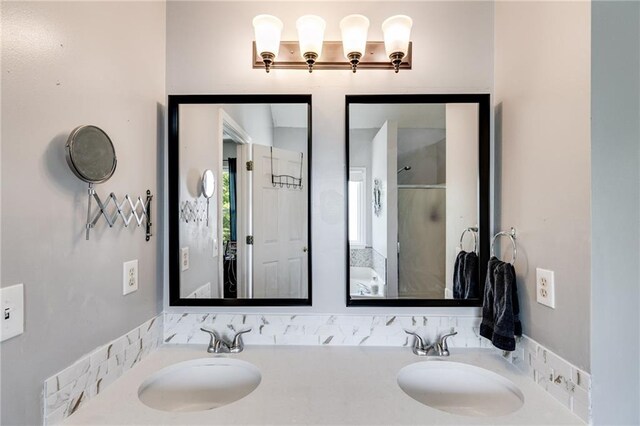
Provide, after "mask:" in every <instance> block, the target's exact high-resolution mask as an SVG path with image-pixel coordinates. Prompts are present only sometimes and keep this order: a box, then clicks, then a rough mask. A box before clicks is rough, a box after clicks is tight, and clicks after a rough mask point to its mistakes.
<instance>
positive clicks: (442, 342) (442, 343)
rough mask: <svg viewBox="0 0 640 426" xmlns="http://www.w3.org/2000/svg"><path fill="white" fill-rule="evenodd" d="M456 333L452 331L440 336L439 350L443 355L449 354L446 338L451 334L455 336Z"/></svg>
mask: <svg viewBox="0 0 640 426" xmlns="http://www.w3.org/2000/svg"><path fill="white" fill-rule="evenodd" d="M456 334H458V332H457V331H453V332H451V333H449V334H445V335H444V336H440V350H441V351H442V354H443V355H444V356H448V355H449V346H448V345H447V339H448V338H449V337H451V336H455V335H456Z"/></svg>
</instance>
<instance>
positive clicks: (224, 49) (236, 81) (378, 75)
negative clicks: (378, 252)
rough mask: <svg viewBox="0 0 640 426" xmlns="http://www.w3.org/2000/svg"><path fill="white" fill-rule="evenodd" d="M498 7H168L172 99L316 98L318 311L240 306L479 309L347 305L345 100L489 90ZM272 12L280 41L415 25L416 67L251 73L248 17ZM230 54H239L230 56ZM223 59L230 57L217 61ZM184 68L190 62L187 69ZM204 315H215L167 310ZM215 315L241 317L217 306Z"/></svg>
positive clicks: (375, 36)
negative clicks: (309, 20)
mask: <svg viewBox="0 0 640 426" xmlns="http://www.w3.org/2000/svg"><path fill="white" fill-rule="evenodd" d="M493 12H494V5H493V2H482V1H469V2H450V1H442V2H360V1H358V2H355V1H354V2H268V3H264V2H188V1H187V2H169V3H168V4H167V92H168V93H170V94H173V93H311V94H312V95H313V152H312V158H313V160H312V161H313V164H312V166H313V170H312V193H311V205H312V210H311V215H312V252H311V256H312V261H313V277H312V279H313V307H310V308H309V307H304V308H295V307H291V308H288V307H284V308H243V309H241V310H242V311H245V312H251V311H254V312H255V311H256V310H257V311H263V312H331V313H340V312H342V313H344V312H349V313H362V312H405V313H409V312H412V313H413V312H415V313H420V312H429V313H432V314H435V313H456V314H465V313H466V314H472V313H477V312H478V310H477V309H473V308H455V309H450V308H449V309H447V308H422V309H419V308H409V309H400V308H392V309H390V308H361V309H356V308H349V309H347V308H346V306H345V300H344V297H345V296H344V288H345V285H346V283H345V281H346V278H345V273H346V268H347V264H346V253H345V241H344V240H345V209H344V207H345V206H344V180H345V159H344V96H345V94H347V93H351V94H355V93H438V92H491V91H492V88H493ZM258 13H270V14H274V15H276V16H278V17H279V18H280V19H282V20H283V22H284V32H283V35H282V39H283V40H291V39H293V40H295V39H297V35H296V30H295V21H296V19H297V18H298V17H299V16H300V15H303V14H306V13H313V14H319V15H321V16H323V17H324V18H325V19H326V20H327V23H328V26H327V30H326V34H325V38H326V39H327V40H339V39H340V29H339V26H338V24H339V22H340V19H342V18H343V17H344V16H345V15H348V14H350V13H362V14H364V15H366V16H368V17H369V18H370V20H371V28H370V32H369V38H370V39H371V40H382V31H381V29H380V26H381V24H382V21H383V20H384V19H385V18H387V17H388V16H391V15H395V14H398V13H406V14H408V15H410V16H411V17H412V18H413V20H414V27H413V30H412V36H411V38H412V40H413V42H414V44H413V58H414V62H413V69H412V70H411V71H406V72H402V71H401V72H400V73H398V74H395V73H393V72H389V71H379V70H367V71H361V72H358V73H357V74H355V75H354V74H352V73H349V72H336V71H324V72H320V71H318V72H314V73H312V74H309V73H307V72H300V71H295V70H274V71H272V72H271V73H270V74H267V73H265V72H264V70H260V69H256V70H254V69H251V68H250V66H249V65H248V64H249V59H250V58H251V53H252V50H251V49H252V43H251V42H252V40H253V30H252V27H251V20H252V19H253V17H254V16H255V15H256V14H258ZM222 41H224V42H222ZM229 52H233V55H229ZM220 58H225V59H224V60H220ZM185 64H189V66H188V67H185ZM170 310H176V311H190V312H204V311H210V310H211V309H205V308H191V309H184V308H179V309H170ZM216 310H217V311H225V310H234V311H238V309H237V308H235V309H224V308H216Z"/></svg>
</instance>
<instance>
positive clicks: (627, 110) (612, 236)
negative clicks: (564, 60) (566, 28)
mask: <svg viewBox="0 0 640 426" xmlns="http://www.w3.org/2000/svg"><path fill="white" fill-rule="evenodd" d="M591 16H592V35H591V45H592V57H591V73H592V74H591V84H592V85H591V90H592V92H591V113H592V125H591V132H592V133H591V138H592V139H591V141H592V144H591V166H592V185H591V191H592V226H591V231H592V233H593V234H592V238H593V246H592V251H591V253H592V263H591V273H592V284H591V285H592V304H591V315H592V316H591V326H592V337H591V339H592V340H591V372H592V374H593V406H592V409H593V420H594V424H611V425H612V424H627V425H637V424H640V411H639V410H640V363H639V362H638V357H639V355H638V354H640V343H639V340H640V329H639V327H640V316H639V314H638V309H639V306H640V3H638V2H608V1H594V2H593V3H592V4H591Z"/></svg>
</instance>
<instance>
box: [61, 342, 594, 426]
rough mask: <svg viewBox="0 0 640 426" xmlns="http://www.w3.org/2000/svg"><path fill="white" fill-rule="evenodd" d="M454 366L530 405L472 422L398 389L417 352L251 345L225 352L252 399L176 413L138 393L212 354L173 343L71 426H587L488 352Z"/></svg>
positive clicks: (461, 355)
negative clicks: (474, 371)
mask: <svg viewBox="0 0 640 426" xmlns="http://www.w3.org/2000/svg"><path fill="white" fill-rule="evenodd" d="M451 352H452V354H451V356H450V357H449V358H446V360H447V361H457V362H463V363H468V364H473V365H477V366H480V367H484V368H486V369H489V370H492V371H494V372H496V373H498V374H501V375H502V376H504V377H506V378H508V379H510V380H511V381H513V383H515V384H516V385H517V386H518V387H519V388H520V390H521V391H522V393H523V394H524V398H525V401H524V405H523V406H522V408H520V409H519V410H517V411H516V412H514V413H512V414H509V415H506V416H501V417H465V416H459V415H454V414H449V413H446V412H443V411H440V410H436V409H434V408H431V407H428V406H426V405H423V404H421V403H419V402H417V401H415V400H414V399H412V398H411V397H409V396H408V395H406V394H405V393H404V392H403V391H402V390H401V389H400V387H399V386H398V384H397V382H396V376H397V374H398V371H399V370H400V369H401V368H402V367H404V366H407V365H409V364H412V363H414V362H440V361H439V359H437V358H432V357H428V358H427V357H418V356H415V355H414V354H413V353H412V352H411V350H410V348H401V347H398V348H395V347H357V346H348V347H345V346H342V347H336V346H334V347H328V346H246V347H245V350H244V352H242V353H240V354H232V355H229V354H224V355H221V356H228V357H232V358H237V359H242V360H245V361H248V362H251V363H252V364H254V365H255V366H257V367H258V368H259V369H260V372H261V374H262V381H261V383H260V385H259V386H258V388H257V389H256V390H255V391H253V392H252V393H251V394H249V395H248V396H247V397H245V398H243V399H241V400H239V401H236V402H233V403H231V404H229V405H225V406H223V407H219V408H216V409H213V410H208V411H198V412H186V413H185V412H182V413H170V412H164V411H158V410H154V409H152V408H149V407H147V406H146V405H144V404H143V403H142V402H140V400H139V399H138V387H139V386H140V384H141V383H142V382H143V381H144V380H145V379H146V378H147V377H149V376H150V375H151V374H152V373H154V372H156V371H158V370H159V369H161V368H164V367H166V366H169V365H171V364H174V363H177V362H180V361H186V360H190V359H196V358H206V357H211V356H219V355H210V354H207V352H206V347H205V346H203V345H165V346H162V347H160V348H159V349H158V350H157V351H156V352H155V353H153V354H151V355H150V356H149V357H148V358H146V359H145V360H143V361H142V362H140V364H138V365H137V366H135V367H134V368H132V369H131V370H129V371H128V372H127V373H125V374H124V375H123V376H122V377H121V378H119V379H118V380H117V381H116V382H114V383H113V384H111V385H110V386H109V387H107V388H106V389H105V390H104V391H102V392H101V393H100V395H98V396H97V397H95V398H93V399H91V400H89V401H88V402H87V403H86V404H85V405H84V406H83V407H81V408H80V409H79V410H78V412H76V413H75V414H73V415H72V416H70V417H68V418H67V419H66V420H65V422H64V424H67V425H116V424H117V425H160V424H162V425H197V424H224V425H231V424H235V425H238V424H244V425H246V424H256V425H257V424H260V425H265V424H272V425H286V424H316V425H317V424H323V425H346V424H353V425H357V424H360V425H365V424H366V425H408V424H424V425H434V424H438V425H460V424H469V425H471V424H481V425H515V424H518V425H541V424H544V425H548V424H584V423H583V422H582V421H581V420H580V419H579V418H578V417H576V416H575V415H573V414H572V413H571V412H570V411H569V410H567V409H566V408H565V407H564V406H562V404H560V403H559V402H557V401H556V400H554V399H553V398H552V397H551V396H550V395H549V394H547V393H546V392H545V391H544V390H543V389H542V388H541V387H540V386H538V385H537V384H535V383H534V382H533V381H532V380H531V379H530V378H528V377H526V376H525V375H524V374H523V373H522V372H520V371H519V370H518V369H517V368H516V367H514V366H513V365H511V364H510V363H508V362H507V361H505V360H504V359H502V357H501V356H500V355H499V354H496V353H495V352H494V351H492V350H487V349H452V350H451Z"/></svg>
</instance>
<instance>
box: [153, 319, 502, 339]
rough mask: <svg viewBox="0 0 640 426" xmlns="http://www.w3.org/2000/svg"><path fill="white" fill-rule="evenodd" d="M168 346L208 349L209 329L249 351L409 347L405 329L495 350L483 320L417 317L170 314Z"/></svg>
mask: <svg viewBox="0 0 640 426" xmlns="http://www.w3.org/2000/svg"><path fill="white" fill-rule="evenodd" d="M164 321H165V328H164V330H165V331H164V343H166V344H185V343H198V344H205V343H208V341H209V336H208V334H207V333H204V332H203V331H201V330H200V327H205V328H208V329H211V330H215V331H216V332H218V334H220V335H222V336H226V337H227V339H229V338H231V337H232V336H233V334H235V333H236V332H238V331H241V330H245V329H248V328H251V332H249V333H247V334H245V335H244V342H245V343H246V344H248V345H346V346H359V345H363V346H408V345H411V344H412V343H413V337H411V336H409V335H407V334H406V333H405V332H404V329H408V330H412V331H417V332H418V333H420V334H421V335H422V336H425V337H426V338H427V340H428V341H432V340H434V339H435V338H436V337H437V336H439V335H442V334H445V333H449V332H450V331H451V330H455V331H457V332H458V335H457V336H454V337H451V338H450V339H449V345H450V346H451V347H473V348H476V347H483V348H488V347H491V342H489V341H487V340H486V339H484V338H482V337H480V335H479V326H480V318H479V317H472V316H471V317H462V316H418V315H379V316H377V315H376V316H372V315H260V314H175V313H165V318H164Z"/></svg>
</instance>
